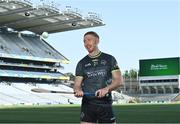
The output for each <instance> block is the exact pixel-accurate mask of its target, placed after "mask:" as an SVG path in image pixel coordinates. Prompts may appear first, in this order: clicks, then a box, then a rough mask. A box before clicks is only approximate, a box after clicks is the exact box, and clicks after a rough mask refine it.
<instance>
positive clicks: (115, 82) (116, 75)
mask: <svg viewBox="0 0 180 124" xmlns="http://www.w3.org/2000/svg"><path fill="white" fill-rule="evenodd" d="M122 83H123V78H122V75H121V72H120V70H115V71H112V82H111V84H110V85H108V86H107V87H105V88H102V89H99V90H97V91H96V96H97V97H99V98H101V97H104V96H105V95H106V94H107V93H108V92H111V91H113V90H115V89H117V88H118V87H119V86H121V85H122Z"/></svg>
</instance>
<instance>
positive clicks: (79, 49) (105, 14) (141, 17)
mask: <svg viewBox="0 0 180 124" xmlns="http://www.w3.org/2000/svg"><path fill="white" fill-rule="evenodd" d="M54 2H55V3H58V4H57V5H58V7H59V9H61V8H63V6H71V7H72V8H78V9H80V12H82V14H83V15H87V13H88V12H96V13H99V14H100V16H101V18H102V20H103V21H104V23H105V26H101V27H95V28H87V29H80V30H73V31H67V32H60V33H54V34H50V36H49V38H48V39H46V41H47V42H48V43H49V44H50V45H52V46H53V47H54V48H56V49H57V50H58V51H59V52H60V53H61V54H63V55H64V56H65V57H67V58H68V59H69V60H70V64H67V65H65V64H63V66H64V70H62V71H61V72H63V73H66V72H72V73H75V68H76V64H77V63H78V61H79V60H81V59H82V58H83V57H84V56H86V55H87V54H88V53H87V51H86V49H85V48H84V44H83V35H84V33H86V32H87V31H95V32H97V33H98V34H99V36H100V43H99V49H100V50H101V51H102V52H105V53H109V54H111V55H113V56H114V57H115V58H116V60H117V62H118V65H119V67H120V69H121V71H122V72H124V71H125V70H130V69H136V70H138V69H139V60H140V59H151V58H166V57H179V56H180V1H179V0H54Z"/></svg>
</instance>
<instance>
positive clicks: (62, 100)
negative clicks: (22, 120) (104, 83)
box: [0, 83, 81, 105]
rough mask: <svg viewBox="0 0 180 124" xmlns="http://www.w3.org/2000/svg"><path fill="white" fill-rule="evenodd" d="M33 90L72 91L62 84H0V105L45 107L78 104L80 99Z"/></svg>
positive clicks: (70, 95)
mask: <svg viewBox="0 0 180 124" xmlns="http://www.w3.org/2000/svg"><path fill="white" fill-rule="evenodd" d="M33 88H45V89H50V90H60V91H73V89H72V88H70V87H68V86H65V85H63V84H58V85H50V84H36V85H32V84H25V83H11V84H10V85H9V84H7V83H0V104H1V105H14V104H25V105H33V104H35V105H37V104H39V105H47V104H80V103H81V98H76V97H74V95H73V94H53V93H35V92H32V91H31V89H33Z"/></svg>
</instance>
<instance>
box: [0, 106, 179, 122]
mask: <svg viewBox="0 0 180 124" xmlns="http://www.w3.org/2000/svg"><path fill="white" fill-rule="evenodd" d="M113 107H114V111H115V114H116V117H117V122H118V123H122V122H123V123H180V117H179V116H180V104H138V105H115V106H113ZM79 113H80V106H76V105H66V106H64V105H58V106H13V107H0V122H1V123H2V122H3V123H11V122H16V123H34V122H36V123H40V122H41V123H45V122H46V123H53V122H54V123H55V122H56V123H79Z"/></svg>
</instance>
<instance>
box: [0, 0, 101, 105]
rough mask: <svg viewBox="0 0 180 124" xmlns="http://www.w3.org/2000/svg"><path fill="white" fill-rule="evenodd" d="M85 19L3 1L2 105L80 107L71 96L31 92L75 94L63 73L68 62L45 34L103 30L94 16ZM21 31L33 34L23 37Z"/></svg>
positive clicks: (0, 44)
mask: <svg viewBox="0 0 180 124" xmlns="http://www.w3.org/2000/svg"><path fill="white" fill-rule="evenodd" d="M88 15H89V16H88V17H83V16H82V15H81V14H80V13H78V12H77V11H73V10H72V9H71V8H68V9H67V8H66V10H59V9H58V8H56V7H54V6H51V5H46V4H45V3H43V5H41V4H40V5H33V4H32V3H31V2H29V1H26V0H0V104H8V105H9V104H12V105H14V104H29V105H33V104H80V103H81V99H79V98H76V97H74V95H73V94H72V95H70V94H68V95H67V94H48V93H34V92H32V91H31V89H32V88H46V89H52V90H60V91H61V90H62V91H73V89H72V88H70V87H68V86H65V85H63V84H61V83H62V81H64V80H68V79H69V77H67V76H65V75H64V74H63V73H61V72H60V70H61V69H62V68H63V66H62V64H68V63H69V60H68V59H67V58H66V57H65V56H63V55H62V54H61V53H60V52H59V51H57V50H56V49H54V48H53V47H52V46H51V45H50V44H48V43H47V42H46V41H45V39H44V38H43V36H42V35H41V34H43V32H48V33H49V34H50V33H56V32H64V31H69V30H76V29H83V28H89V27H96V26H103V25H104V24H103V22H102V20H101V19H100V18H99V17H97V14H95V13H88ZM22 31H27V32H31V33H30V34H29V33H22Z"/></svg>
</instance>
